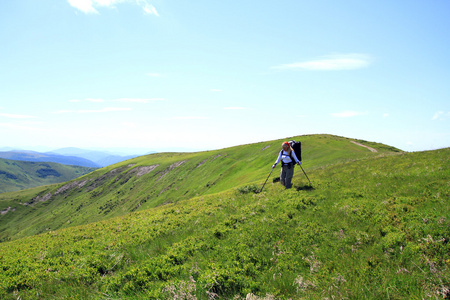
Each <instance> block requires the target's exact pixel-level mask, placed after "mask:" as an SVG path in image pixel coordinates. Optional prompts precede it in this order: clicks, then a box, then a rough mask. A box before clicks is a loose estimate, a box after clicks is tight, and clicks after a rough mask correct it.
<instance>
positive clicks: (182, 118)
mask: <svg viewBox="0 0 450 300" xmlns="http://www.w3.org/2000/svg"><path fill="white" fill-rule="evenodd" d="M208 119H210V118H209V117H202V116H179V117H173V118H172V120H208Z"/></svg>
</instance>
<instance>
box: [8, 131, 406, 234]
mask: <svg viewBox="0 0 450 300" xmlns="http://www.w3.org/2000/svg"><path fill="white" fill-rule="evenodd" d="M296 139H297V140H301V141H302V149H303V151H302V152H303V160H304V166H303V167H304V168H305V170H307V171H308V170H314V169H317V168H323V167H325V166H328V165H332V164H336V163H342V162H346V161H353V160H358V159H365V158H368V157H374V156H377V155H380V154H383V153H384V154H390V153H398V151H399V150H398V149H395V148H390V147H388V146H385V145H382V144H376V143H368V142H364V141H359V142H360V143H362V144H364V143H365V144H367V145H369V146H371V147H373V148H376V149H377V151H378V152H371V151H369V150H368V149H367V148H364V147H361V146H360V145H356V144H354V143H352V142H351V141H352V140H350V139H347V138H343V137H337V136H331V135H311V136H301V137H296ZM282 141H283V140H276V141H269V142H261V143H256V144H249V145H243V146H237V147H232V148H227V149H221V150H215V151H206V152H198V153H158V154H151V155H148V156H141V157H138V158H135V159H131V160H128V161H126V162H121V163H118V164H115V165H113V166H109V167H106V168H102V169H99V170H97V171H95V172H93V173H90V174H88V175H86V176H83V177H80V178H77V179H76V180H73V181H71V182H68V183H64V184H60V185H53V186H48V187H44V188H41V189H36V190H34V191H33V192H30V191H26V192H18V193H10V194H3V195H0V210H7V209H8V208H11V209H15V210H14V212H8V213H6V214H4V215H2V216H0V240H3V241H4V240H9V239H15V238H19V237H24V236H29V235H34V234H38V233H42V232H46V231H48V230H55V229H60V228H64V227H69V226H75V225H82V224H87V223H90V222H94V221H101V220H106V219H108V218H111V217H116V216H121V215H124V214H126V213H129V212H133V211H139V210H143V209H148V208H152V207H156V206H158V205H162V204H167V203H171V202H177V201H180V200H183V199H190V198H192V197H195V196H200V195H208V194H213V193H217V192H221V191H225V190H228V189H230V188H235V187H238V186H242V185H246V184H249V183H251V182H258V183H261V184H262V183H263V180H264V178H265V177H266V176H267V175H268V174H269V172H270V170H271V166H272V164H273V163H274V161H275V159H276V157H277V155H278V152H279V151H280V149H281V143H282ZM277 172H278V171H277ZM301 180H303V178H302V179H301Z"/></svg>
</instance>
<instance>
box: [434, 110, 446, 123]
mask: <svg viewBox="0 0 450 300" xmlns="http://www.w3.org/2000/svg"><path fill="white" fill-rule="evenodd" d="M447 118H450V111H448V112H445V111H442V110H441V111H438V112H436V113H435V114H434V116H433V117H432V118H431V119H432V120H433V121H435V120H444V119H447Z"/></svg>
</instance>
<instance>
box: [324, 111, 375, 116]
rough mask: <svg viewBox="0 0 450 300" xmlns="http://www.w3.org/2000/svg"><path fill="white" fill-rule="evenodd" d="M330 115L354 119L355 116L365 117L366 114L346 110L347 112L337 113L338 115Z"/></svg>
mask: <svg viewBox="0 0 450 300" xmlns="http://www.w3.org/2000/svg"><path fill="white" fill-rule="evenodd" d="M330 115H332V116H333V117H336V118H351V117H356V116H364V115H367V113H366V112H360V111H352V110H347V111H343V112H338V113H331V114H330Z"/></svg>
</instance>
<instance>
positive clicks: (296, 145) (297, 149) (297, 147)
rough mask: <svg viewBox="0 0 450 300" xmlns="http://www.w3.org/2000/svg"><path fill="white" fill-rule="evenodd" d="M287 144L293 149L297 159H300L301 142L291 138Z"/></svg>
mask: <svg viewBox="0 0 450 300" xmlns="http://www.w3.org/2000/svg"><path fill="white" fill-rule="evenodd" d="M289 145H291V147H292V149H294V152H295V156H297V158H298V160H299V161H302V143H301V142H296V141H294V140H292V141H289Z"/></svg>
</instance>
